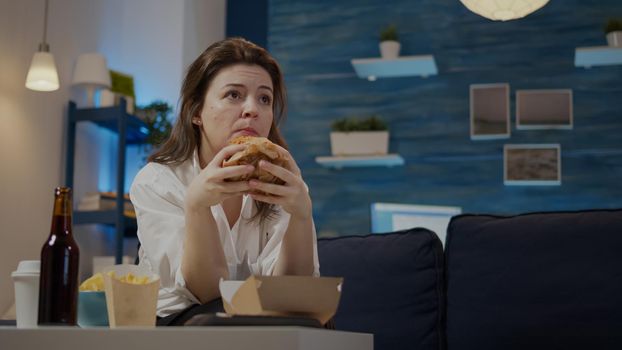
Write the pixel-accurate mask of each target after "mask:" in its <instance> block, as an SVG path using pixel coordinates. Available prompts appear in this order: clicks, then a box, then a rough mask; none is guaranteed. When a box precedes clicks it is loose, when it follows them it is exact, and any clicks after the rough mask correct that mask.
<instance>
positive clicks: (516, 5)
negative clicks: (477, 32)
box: [460, 0, 549, 21]
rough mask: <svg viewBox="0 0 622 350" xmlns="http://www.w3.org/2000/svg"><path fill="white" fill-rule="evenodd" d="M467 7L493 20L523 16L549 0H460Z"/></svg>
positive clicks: (506, 19)
mask: <svg viewBox="0 0 622 350" xmlns="http://www.w3.org/2000/svg"><path fill="white" fill-rule="evenodd" d="M460 2H462V4H463V5H464V6H466V8H468V9H469V10H471V11H472V12H475V13H476V14H478V15H480V16H482V17H486V18H488V19H491V20H493V21H508V20H511V19H517V18H523V17H525V16H527V15H528V14H530V13H532V12H534V11H536V10H538V9H540V8H541V7H542V6H544V5H546V3H548V2H549V0H460Z"/></svg>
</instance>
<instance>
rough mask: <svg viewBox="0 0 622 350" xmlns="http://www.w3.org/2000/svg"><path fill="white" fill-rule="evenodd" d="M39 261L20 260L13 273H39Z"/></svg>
mask: <svg viewBox="0 0 622 350" xmlns="http://www.w3.org/2000/svg"><path fill="white" fill-rule="evenodd" d="M40 268H41V261H39V260H22V261H20V262H19V264H18V265H17V270H16V271H15V273H18V274H22V273H39V270H40Z"/></svg>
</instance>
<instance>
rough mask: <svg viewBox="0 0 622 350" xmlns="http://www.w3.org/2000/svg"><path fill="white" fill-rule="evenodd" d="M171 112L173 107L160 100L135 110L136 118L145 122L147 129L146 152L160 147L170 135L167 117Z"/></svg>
mask: <svg viewBox="0 0 622 350" xmlns="http://www.w3.org/2000/svg"><path fill="white" fill-rule="evenodd" d="M172 111H173V107H172V106H171V105H169V104H168V103H166V102H164V101H161V100H155V101H153V102H151V103H150V104H148V105H147V106H143V107H139V108H138V109H137V111H136V116H137V117H138V118H140V119H142V121H143V122H145V126H146V128H147V137H146V138H145V145H146V146H147V151H148V152H150V151H151V150H152V149H154V148H156V147H158V146H160V145H161V144H162V143H163V142H164V141H166V139H167V138H168V137H169V135H170V134H171V130H172V128H173V125H172V124H171V122H170V121H169V115H170V113H171V112H172Z"/></svg>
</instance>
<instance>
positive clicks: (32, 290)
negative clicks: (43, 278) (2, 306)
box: [11, 260, 41, 328]
mask: <svg viewBox="0 0 622 350" xmlns="http://www.w3.org/2000/svg"><path fill="white" fill-rule="evenodd" d="M40 264H41V263H40V261H39V260H24V261H20V262H19V265H17V270H15V271H13V273H11V278H12V279H13V283H14V285H15V314H16V318H17V328H35V327H37V318H38V315H39V269H40Z"/></svg>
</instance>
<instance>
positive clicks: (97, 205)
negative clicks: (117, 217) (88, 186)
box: [78, 192, 136, 218]
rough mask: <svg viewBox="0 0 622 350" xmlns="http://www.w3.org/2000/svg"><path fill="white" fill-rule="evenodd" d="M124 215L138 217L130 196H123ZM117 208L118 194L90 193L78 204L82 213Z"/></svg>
mask: <svg viewBox="0 0 622 350" xmlns="http://www.w3.org/2000/svg"><path fill="white" fill-rule="evenodd" d="M123 199H124V200H123V203H124V207H123V213H124V214H125V216H129V217H134V218H135V217H136V214H135V213H134V206H133V205H132V202H131V201H130V196H129V194H127V193H126V194H125V195H124V196H123ZM116 208H117V194H116V193H115V192H90V193H87V194H86V195H85V196H84V197H82V199H80V202H79V203H78V210H80V211H95V210H114V209H116Z"/></svg>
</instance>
